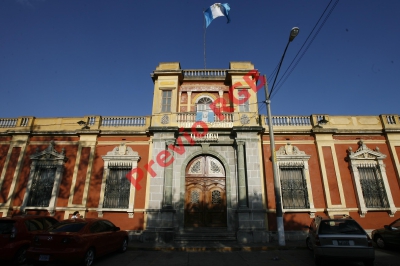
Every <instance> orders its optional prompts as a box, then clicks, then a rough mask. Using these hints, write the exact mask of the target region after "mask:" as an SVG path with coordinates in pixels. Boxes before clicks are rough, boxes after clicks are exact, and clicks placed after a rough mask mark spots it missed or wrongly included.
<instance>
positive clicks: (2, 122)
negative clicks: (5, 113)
mask: <svg viewBox="0 0 400 266" xmlns="http://www.w3.org/2000/svg"><path fill="white" fill-rule="evenodd" d="M17 120H18V119H17V118H0V127H16V126H17Z"/></svg>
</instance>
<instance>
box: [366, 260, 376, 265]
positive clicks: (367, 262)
mask: <svg viewBox="0 0 400 266" xmlns="http://www.w3.org/2000/svg"><path fill="white" fill-rule="evenodd" d="M364 265H365V266H373V265H374V260H365V261H364Z"/></svg>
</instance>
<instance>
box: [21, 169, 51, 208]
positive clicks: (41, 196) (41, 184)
mask: <svg viewBox="0 0 400 266" xmlns="http://www.w3.org/2000/svg"><path fill="white" fill-rule="evenodd" d="M55 178H56V168H55V166H54V165H46V164H44V165H38V166H37V167H36V169H35V173H34V176H33V180H32V187H31V193H30V194H29V200H28V204H27V206H35V207H47V206H49V203H50V199H51V192H52V191H53V186H54V180H55Z"/></svg>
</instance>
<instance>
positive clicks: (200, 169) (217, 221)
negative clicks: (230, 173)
mask: <svg viewBox="0 0 400 266" xmlns="http://www.w3.org/2000/svg"><path fill="white" fill-rule="evenodd" d="M225 181H226V175H225V168H224V166H223V165H222V163H221V162H220V161H219V160H218V159H216V158H214V157H212V156H209V155H200V156H197V157H195V158H194V159H192V160H191V161H190V162H189V163H188V165H187V166H186V169H185V201H184V202H185V214H184V218H185V219H184V220H185V227H226V226H227V204H226V203H227V199H226V182H225Z"/></svg>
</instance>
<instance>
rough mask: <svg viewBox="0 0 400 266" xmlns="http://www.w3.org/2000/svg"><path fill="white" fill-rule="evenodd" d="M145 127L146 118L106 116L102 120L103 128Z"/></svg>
mask: <svg viewBox="0 0 400 266" xmlns="http://www.w3.org/2000/svg"><path fill="white" fill-rule="evenodd" d="M89 123H90V120H89ZM145 125H146V117H144V116H123V117H118V116H115V117H110V116H105V117H103V118H102V120H101V126H103V127H131V126H137V127H142V126H145Z"/></svg>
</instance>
